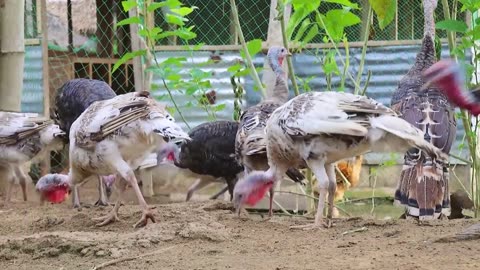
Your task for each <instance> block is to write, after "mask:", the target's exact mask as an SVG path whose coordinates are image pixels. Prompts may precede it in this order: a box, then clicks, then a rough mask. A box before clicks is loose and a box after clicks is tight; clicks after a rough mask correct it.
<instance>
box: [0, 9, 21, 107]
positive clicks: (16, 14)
mask: <svg viewBox="0 0 480 270" xmlns="http://www.w3.org/2000/svg"><path fill="white" fill-rule="evenodd" d="M24 8H25V1H18V0H0V97H1V98H0V110H7V111H17V112H19V111H20V110H21V100H22V90H23V67H24V62H25V37H24Z"/></svg>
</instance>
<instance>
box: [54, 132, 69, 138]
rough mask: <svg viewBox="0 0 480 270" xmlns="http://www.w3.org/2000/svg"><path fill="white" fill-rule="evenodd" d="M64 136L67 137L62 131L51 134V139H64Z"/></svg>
mask: <svg viewBox="0 0 480 270" xmlns="http://www.w3.org/2000/svg"><path fill="white" fill-rule="evenodd" d="M65 135H67V134H66V133H65V132H63V131H60V132H57V133H53V137H55V138H58V137H64V136H65Z"/></svg>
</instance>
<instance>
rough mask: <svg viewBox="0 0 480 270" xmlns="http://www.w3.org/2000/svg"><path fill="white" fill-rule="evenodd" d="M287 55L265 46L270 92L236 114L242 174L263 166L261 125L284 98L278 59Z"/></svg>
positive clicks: (293, 173) (294, 173) (297, 177)
mask: <svg viewBox="0 0 480 270" xmlns="http://www.w3.org/2000/svg"><path fill="white" fill-rule="evenodd" d="M288 55H290V53H289V52H288V50H287V49H285V48H284V47H279V46H272V47H270V49H269V50H268V53H267V59H268V63H269V65H270V67H271V68H272V70H273V72H274V73H275V86H274V88H273V96H272V97H270V98H268V99H266V100H265V101H262V102H260V103H259V104H257V105H255V106H252V107H250V108H248V109H247V110H245V111H244V112H243V114H242V115H241V116H240V124H239V128H238V132H237V136H236V140H235V155H236V158H237V160H238V162H239V163H240V164H242V165H243V167H244V175H247V174H248V173H250V172H251V171H253V170H267V169H268V160H267V151H266V149H267V139H266V136H265V126H266V124H267V120H268V118H269V117H270V115H271V114H272V112H273V111H274V110H275V109H277V108H278V107H280V106H281V105H282V104H283V103H285V102H286V101H287V100H288V95H289V92H288V85H287V80H286V74H285V72H284V71H283V69H282V63H283V60H284V59H285V57H286V56H288ZM286 174H287V176H288V177H290V178H291V179H292V180H293V181H295V182H301V181H302V180H303V179H305V177H304V176H303V174H302V173H301V172H300V171H299V170H297V169H294V168H289V169H288V170H287V171H286ZM272 202H273V189H272V190H271V192H270V206H269V211H268V215H269V217H271V216H272V213H273V212H272Z"/></svg>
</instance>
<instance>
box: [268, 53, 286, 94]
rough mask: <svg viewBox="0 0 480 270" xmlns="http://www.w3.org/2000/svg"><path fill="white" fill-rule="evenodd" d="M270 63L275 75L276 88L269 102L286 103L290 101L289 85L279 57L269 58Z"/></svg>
mask: <svg viewBox="0 0 480 270" xmlns="http://www.w3.org/2000/svg"><path fill="white" fill-rule="evenodd" d="M268 63H269V64H270V68H272V71H273V73H275V87H274V88H273V95H272V97H270V98H269V100H272V101H277V102H281V103H285V102H287V101H288V85H287V80H286V77H285V75H286V74H285V71H283V68H282V65H281V63H280V60H279V59H278V57H277V56H269V57H268Z"/></svg>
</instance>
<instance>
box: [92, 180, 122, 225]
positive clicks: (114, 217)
mask: <svg viewBox="0 0 480 270" xmlns="http://www.w3.org/2000/svg"><path fill="white" fill-rule="evenodd" d="M115 183H116V184H117V185H118V190H119V193H118V198H117V201H116V202H115V205H114V206H113V209H112V211H111V212H110V213H109V214H108V215H106V216H103V217H99V218H94V219H93V220H95V221H102V222H100V223H98V224H97V225H96V226H98V227H101V226H105V225H108V224H110V223H112V222H116V221H122V220H121V219H120V218H119V217H118V210H119V209H120V206H122V200H123V197H124V196H125V191H126V190H127V182H126V181H125V180H124V179H122V180H121V181H118V180H117V181H116V182H115Z"/></svg>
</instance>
